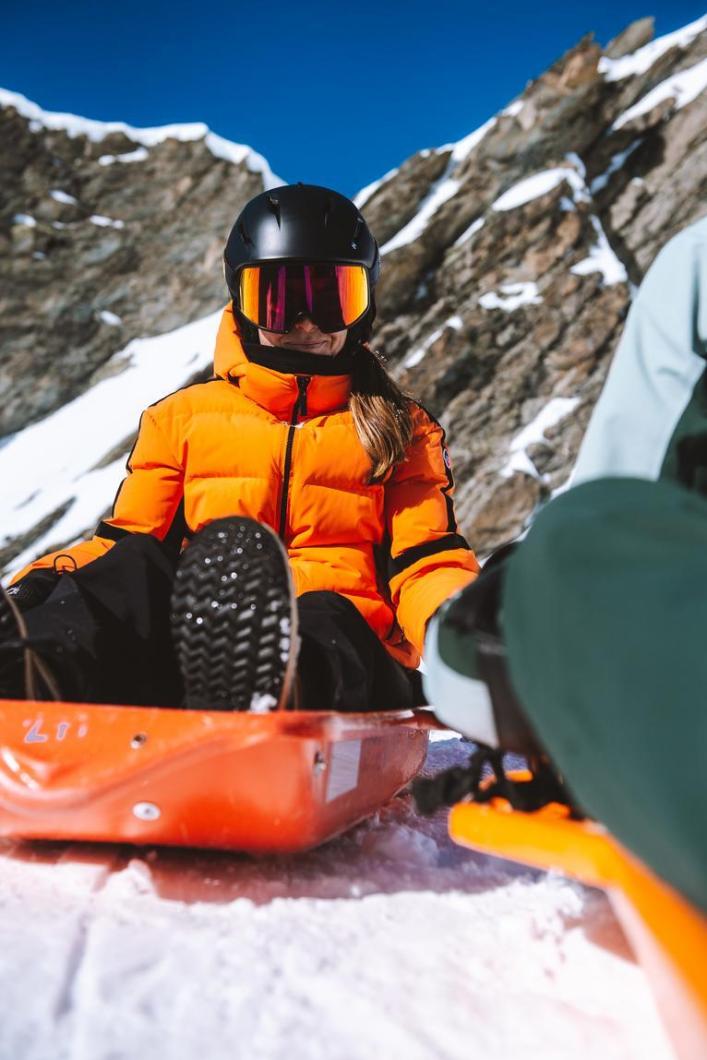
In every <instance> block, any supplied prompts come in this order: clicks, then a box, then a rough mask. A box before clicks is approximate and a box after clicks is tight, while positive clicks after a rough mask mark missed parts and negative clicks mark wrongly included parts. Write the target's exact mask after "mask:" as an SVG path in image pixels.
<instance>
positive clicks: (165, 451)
mask: <svg viewBox="0 0 707 1060" xmlns="http://www.w3.org/2000/svg"><path fill="white" fill-rule="evenodd" d="M324 363H325V362H324V359H323V363H322V367H324ZM333 364H334V362H332V361H331V360H330V359H328V358H327V359H326V367H327V368H328V370H329V371H331V370H332V365H333ZM214 367H215V373H216V375H215V378H214V379H212V380H210V381H209V382H207V383H196V384H193V385H191V386H187V387H184V388H183V389H182V390H178V391H176V393H174V394H170V395H169V396H168V397H165V398H163V399H162V400H161V401H158V402H157V403H156V404H155V405H152V406H150V407H149V408H148V409H146V410H145V412H144V413H143V415H142V418H141V420H140V429H139V433H138V437H137V441H136V443H135V446H134V448H133V451H132V453H131V454H130V457H129V459H128V475H127V477H126V478H125V479H124V480H123V483H122V485H121V487H120V490H119V491H118V495H117V497H116V500H115V504H114V508H113V513H112V515H111V517H110V518H109V519H107V520H106V521H105V522H101V523H100V524H99V525H98V527H97V528H96V533H95V536H94V537H93V538H91V539H90V540H89V541H85V542H82V543H80V544H78V545H74V546H72V547H71V548H68V549H63V550H62V551H61V553H52V554H50V555H47V556H44V557H43V558H42V559H40V560H37V561H36V562H35V563H33V564H31V565H30V567H27V568H25V569H24V570H23V571H22V572H21V573H20V574H19V575H18V577H17V579H16V580H19V578H21V577H23V576H24V575H25V574H26V573H27V572H28V571H29V570H30V569H32V568H33V567H34V568H37V567H51V566H52V565H53V564H54V560H55V559H57V560H59V557H61V559H60V561H59V562H58V563H57V566H61V564H65V563H66V561H65V559H64V557H65V556H66V555H67V554H68V555H70V556H71V557H72V558H73V560H74V561H75V562H76V564H77V565H78V566H82V565H83V564H84V563H88V562H89V561H90V560H92V559H95V558H96V557H98V556H100V555H102V554H103V553H104V552H106V551H107V550H108V549H109V548H110V547H111V546H112V545H113V544H114V542H115V541H117V540H119V539H120V538H121V537H123V536H124V535H125V534H129V533H148V534H154V535H155V536H156V537H157V538H159V539H160V540H164V539H165V538H166V537H167V536H168V535H169V536H170V540H176V541H178V542H181V539H182V538H183V537H184V536H189V535H190V534H193V533H195V532H196V531H198V530H200V529H201V527H203V526H205V525H206V524H207V523H209V522H211V521H212V520H213V519H217V518H219V517H221V516H225V515H236V514H237V515H247V516H250V517H251V518H253V519H258V520H259V521H261V522H263V523H267V524H268V526H271V527H272V528H273V529H274V530H276V531H277V532H278V533H279V534H280V536H281V538H282V540H283V541H284V543H285V545H286V547H287V551H288V554H289V557H290V564H291V567H292V573H293V577H294V582H295V586H296V590H297V594H298V595H301V594H302V593H305V592H309V591H310V590H316V589H331V590H333V591H335V592H338V593H341V594H342V595H343V596H346V597H347V598H348V599H349V600H351V601H352V603H353V604H355V606H356V607H357V608H358V610H359V611H360V612H361V614H362V615H363V617H364V618H365V619H366V621H367V622H368V623H369V625H370V626H371V627H372V628H373V629H374V630H375V632H376V633H377V634H378V636H379V637H380V638H381V640H382V641H383V643H384V644H385V646H386V647H387V648H388V650H389V651H390V653H391V654H392V655H393V656H394V657H395V658H397V659H398V660H399V661H400V662H402V663H403V664H404V665H406V666H416V665H417V663H418V662H419V652H420V650H421V648H422V642H423V639H424V633H425V625H426V623H427V621H428V619H429V618H430V616H431V615H432V614H433V613H434V611H436V609H437V608H438V607H439V605H440V604H441V603H442V602H443V601H444V600H445V599H447V597H448V596H450V595H451V594H452V593H454V592H455V591H456V590H458V589H461V588H462V587H463V586H464V585H466V584H467V583H468V582H470V581H472V580H473V578H474V577H475V576H476V573H477V572H478V569H479V568H478V564H477V562H476V559H475V557H474V554H473V552H472V551H470V549H469V546H468V545H467V543H466V541H465V540H464V538H463V537H461V536H460V535H459V534H458V533H457V526H456V522H455V519H454V509H453V506H452V501H451V493H452V489H453V479H452V475H451V471H450V468H449V458H448V456H447V452H446V449H445V448H444V432H443V430H442V428H441V427H440V426H439V425H438V424H437V423H436V422H434V421H433V420H432V419H431V418H430V417H429V416H428V414H427V413H426V412H425V411H424V410H423V409H421V408H420V407H419V406H417V405H413V407H412V412H413V421H414V427H415V431H414V438H413V441H412V443H411V445H410V447H409V449H408V456H407V459H406V460H405V461H404V463H402V464H401V465H399V466H398V467H397V468H396V469H395V470H394V472H393V473H392V475H390V476H389V478H388V479H387V480H386V481H385V482H384V483H379V484H374V485H369V484H368V482H367V477H368V475H369V473H370V459H369V457H368V456H367V454H366V452H365V450H364V448H363V446H362V445H361V443H360V441H359V439H358V435H357V433H356V430H355V427H354V425H353V420H352V416H351V413H350V412H349V410H348V407H347V405H348V398H349V393H350V389H351V379H350V376H349V375H329V374H323V375H319V374H317V375H312V376H311V377H308V376H301V375H295V374H290V373H288V372H283V371H276V370H274V369H273V368H272V367H267V366H266V365H265V364H262V363H256V361H254V360H249V359H248V357H247V356H246V354H245V352H244V350H243V347H242V345H241V342H240V339H239V338H238V335H237V333H236V330H235V324H234V320H233V315H232V312H231V309H230V308H227V309H225V310H224V313H223V317H222V320H221V326H220V328H219V332H218V337H217V340H216V355H215V366H214Z"/></svg>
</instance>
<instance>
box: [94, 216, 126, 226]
mask: <svg viewBox="0 0 707 1060" xmlns="http://www.w3.org/2000/svg"><path fill="white" fill-rule="evenodd" d="M89 221H90V222H91V224H92V225H98V227H99V228H125V221H114V220H113V218H112V217H103V216H102V215H101V214H99V213H94V214H91V216H90V217H89Z"/></svg>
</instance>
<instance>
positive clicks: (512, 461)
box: [500, 397, 580, 479]
mask: <svg viewBox="0 0 707 1060" xmlns="http://www.w3.org/2000/svg"><path fill="white" fill-rule="evenodd" d="M579 402H580V399H579V398H578V397H573V398H562V397H556V398H551V399H550V401H549V402H548V403H547V405H545V406H544V408H542V409H541V410H540V412H539V413H538V414H537V416H536V417H535V418H534V419H533V420H532V421H531V422H530V423H529V424H528V425H527V426H526V427H523V429H522V430H521V431H519V432H518V434H516V435H515V437H514V438H513V439H512V440H511V444H510V447H509V449H510V457H509V459H508V461H507V462H506V464H505V465H504V466H503V467H502V468H501V471H500V475H501V477H502V478H510V477H511V475H514V474H515V473H516V472H521V473H522V474H524V475H530V476H531V477H532V478H537V479H539V478H540V475H539V474H538V470H537V468H536V467H535V464H534V463H533V462H532V460H531V459H530V457H529V456H528V454H527V452H526V450H527V449H528V448H529V447H530V446H531V445H535V444H537V443H538V442H544V441H546V438H545V432H546V431H548V430H550V428H551V427H554V426H556V424H558V423H560V422H561V421H562V420H564V419H565V418H566V417H567V416H569V415H570V414H571V413H572V412H574V410H575V409H576V408H577V406H578V405H579Z"/></svg>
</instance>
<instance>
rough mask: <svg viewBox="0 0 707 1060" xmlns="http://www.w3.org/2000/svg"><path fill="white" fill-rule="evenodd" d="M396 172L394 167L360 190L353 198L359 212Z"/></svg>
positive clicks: (396, 169)
mask: <svg viewBox="0 0 707 1060" xmlns="http://www.w3.org/2000/svg"><path fill="white" fill-rule="evenodd" d="M397 172H398V167H397V166H396V167H395V169H389V170H388V172H387V173H385V174H384V175H383V176H382V177H381V178H380V179H379V180H374V181H373V182H372V183H371V184H367V185H366V187H365V188H361V190H360V191H359V192H357V194H356V195H354V197H353V202H354V203H355V204H356V206H358V208H359V210H362V209H363V207H364V206H365V205H366V203H367V202H368V200H369V199H372V198H373V196H374V194H375V193H376V192H377V191H378V189H379V188H382V187H383V185H384V184H387V183H388V181H389V180H391V179H392V178H393V177H394V176H395V174H396V173H397Z"/></svg>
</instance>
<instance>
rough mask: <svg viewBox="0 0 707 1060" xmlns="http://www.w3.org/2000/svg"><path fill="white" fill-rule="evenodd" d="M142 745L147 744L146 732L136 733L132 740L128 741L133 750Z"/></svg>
mask: <svg viewBox="0 0 707 1060" xmlns="http://www.w3.org/2000/svg"><path fill="white" fill-rule="evenodd" d="M144 743H147V733H146V732H136V733H135V735H134V736H133V738H132V740H131V741H130V746H131V747H134V748H138V747H142V745H143V744H144Z"/></svg>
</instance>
